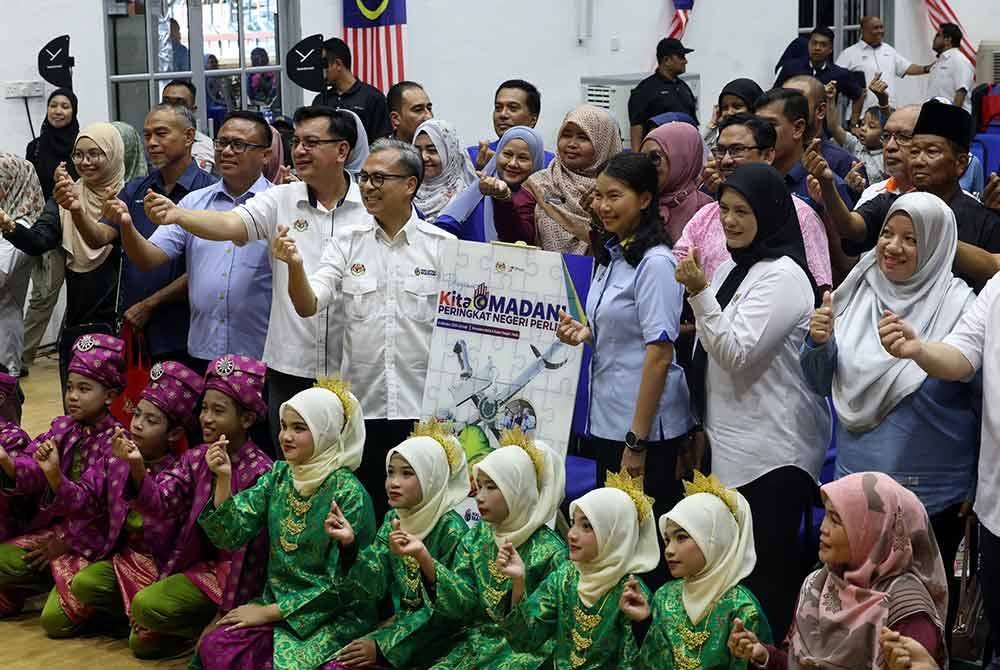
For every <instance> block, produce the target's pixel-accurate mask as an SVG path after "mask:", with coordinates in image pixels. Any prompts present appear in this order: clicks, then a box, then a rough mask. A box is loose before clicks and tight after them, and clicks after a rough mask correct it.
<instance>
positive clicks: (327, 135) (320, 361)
mask: <svg viewBox="0 0 1000 670" xmlns="http://www.w3.org/2000/svg"><path fill="white" fill-rule="evenodd" d="M293 122H294V124H295V136H294V137H293V138H292V158H293V160H294V162H295V168H296V171H297V172H298V176H299V177H300V178H301V179H302V181H299V182H293V183H290V184H284V185H279V186H273V187H271V188H269V189H268V190H266V191H264V192H263V193H259V194H257V195H256V196H254V197H253V198H252V199H250V200H248V201H247V202H245V203H244V204H242V205H239V206H237V207H236V208H234V209H232V210H231V211H228V212H217V211H209V210H190V209H183V208H180V207H173V206H172V203H169V202H164V201H163V199H162V198H153V196H149V197H148V198H147V203H146V206H147V211H149V213H150V219H151V220H152V221H153V222H154V223H157V224H159V225H166V224H171V223H176V224H178V225H180V226H181V227H182V228H184V229H185V230H187V231H188V232H190V233H191V234H193V235H194V236H196V237H200V238H203V239H206V240H231V241H233V242H247V241H250V242H253V241H257V240H269V241H270V240H273V239H274V238H276V237H277V236H278V231H279V229H281V228H282V227H283V228H286V229H287V233H286V236H287V237H288V238H291V239H294V240H295V241H297V242H298V244H299V248H300V249H301V255H302V261H303V263H304V266H305V271H306V272H310V273H311V272H315V271H316V270H317V269H318V268H319V262H320V256H321V254H322V250H323V244H324V242H325V241H326V240H328V239H330V238H331V237H335V236H338V235H341V234H342V233H344V232H346V231H347V230H348V229H349V228H351V226H352V225H353V224H357V223H363V222H364V221H365V220H366V218H367V214H366V213H365V209H364V207H363V206H362V204H361V192H360V191H359V190H358V187H357V185H356V184H355V183H353V182H352V181H351V178H350V175H348V174H347V172H346V171H345V170H344V163H345V162H346V160H347V157H348V155H350V153H351V150H352V149H353V148H354V143H355V142H356V141H357V138H358V135H357V133H358V131H357V126H356V125H355V121H354V118H353V117H352V116H351V115H350V114H348V113H347V112H342V111H337V110H333V109H330V108H329V107H301V108H299V109H298V110H297V111H296V112H295V117H294V119H293ZM272 272H273V278H272V284H271V319H270V322H269V323H268V328H267V340H266V341H265V343H264V362H265V363H266V364H267V402H268V422H269V430H270V436H271V438H272V440H274V445H275V449H276V450H277V434H278V430H279V428H280V425H281V423H280V419H281V417H280V416H278V410H279V407H280V406H281V403H283V402H285V401H286V400H288V399H289V398H290V397H292V396H293V395H295V394H296V393H298V392H299V391H302V390H305V389H307V388H309V387H310V386H312V385H313V383H314V382H315V380H316V377H322V376H327V375H336V374H338V373H339V371H340V366H341V364H340V357H341V351H342V344H343V343H342V339H343V322H342V321H341V320H340V319H339V318H338V314H339V311H338V310H337V309H336V305H333V304H331V309H330V310H329V312H327V311H326V310H321V311H320V313H319V314H317V315H315V316H311V317H310V318H308V319H303V318H302V317H300V316H299V315H298V314H296V312H295V309H294V307H293V306H292V304H291V302H290V301H289V300H288V267H287V265H285V264H284V263H274V264H273V267H272ZM333 302H336V300H335V299H334V300H333ZM314 314H315V311H314Z"/></svg>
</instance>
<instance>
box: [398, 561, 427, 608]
mask: <svg viewBox="0 0 1000 670" xmlns="http://www.w3.org/2000/svg"><path fill="white" fill-rule="evenodd" d="M403 569H404V571H405V572H404V573H403V593H402V594H401V597H400V600H402V602H403V604H404V605H406V606H407V608H408V609H411V610H415V609H419V608H420V607H421V606H422V605H423V604H424V599H423V597H422V594H421V589H420V564H419V563H417V559H415V558H413V557H412V556H404V557H403Z"/></svg>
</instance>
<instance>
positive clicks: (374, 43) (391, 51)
mask: <svg viewBox="0 0 1000 670" xmlns="http://www.w3.org/2000/svg"><path fill="white" fill-rule="evenodd" d="M344 41H345V42H347V46H349V47H350V48H351V55H352V56H353V60H354V63H353V70H354V74H355V76H356V77H358V78H359V79H361V81H364V82H366V83H368V84H371V85H372V86H374V87H375V88H377V89H379V90H380V91H382V92H383V93H385V92H386V91H388V90H389V87H390V86H392V85H393V84H395V83H396V82H398V81H402V80H403V79H405V78H406V76H405V72H406V69H405V63H404V57H403V55H404V54H405V53H406V26H405V25H399V24H397V25H391V26H376V27H373V28H344Z"/></svg>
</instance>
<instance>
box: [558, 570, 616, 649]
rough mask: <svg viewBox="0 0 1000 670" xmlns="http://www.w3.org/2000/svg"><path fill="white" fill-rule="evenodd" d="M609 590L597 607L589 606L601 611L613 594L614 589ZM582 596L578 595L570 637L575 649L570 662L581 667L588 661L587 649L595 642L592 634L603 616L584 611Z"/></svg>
mask: <svg viewBox="0 0 1000 670" xmlns="http://www.w3.org/2000/svg"><path fill="white" fill-rule="evenodd" d="M614 590H615V589H611V590H609V591H608V592H607V593H605V594H604V597H603V598H601V600H600V602H598V603H597V605H596V606H595V607H592V608H588V609H593V610H594V611H595V612H600V611H601V609H602V608H603V607H604V603H605V602H606V601H607V599H608V596H610V595H611V593H612V591H614ZM582 605H583V604H582V602H581V601H580V597H579V596H577V600H576V607H574V608H573V629H572V630H571V631H570V637H571V638H572V640H573V651H571V652H570V654H569V662H570V665H571V666H572V667H573V668H579V667H580V666H582V665H583V664H584V663H586V662H587V656H586V654H587V650H588V649H590V647H591V645H592V644H594V641H593V639H592V638H591V636H592V635H593V634H594V631H595V630H596V629H597V627H598V626H600V625H601V621H602V620H603V617H601V615H600V614H589V613H587V612H585V611H584V609H583V606H582Z"/></svg>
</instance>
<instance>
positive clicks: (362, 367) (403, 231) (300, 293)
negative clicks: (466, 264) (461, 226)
mask: <svg viewBox="0 0 1000 670" xmlns="http://www.w3.org/2000/svg"><path fill="white" fill-rule="evenodd" d="M422 177H423V163H422V161H421V159H420V154H418V153H417V151H416V149H414V148H413V146H412V145H411V144H407V143H405V142H400V141H398V140H388V139H383V140H379V141H377V142H376V143H375V144H374V145H372V149H371V154H370V155H369V156H368V160H366V161H365V164H364V167H362V169H361V172H360V173H359V174H358V182H359V184H360V186H361V194H362V197H363V199H364V205H365V208H366V209H367V210H368V213H369V216H366V217H362V220H361V221H360V222H359V223H357V224H354V225H352V228H351V230H350V231H348V232H347V233H346V234H343V235H337V236H335V237H334V238H333V239H331V240H329V241H327V242H326V246H325V249H324V250H323V258H322V260H321V261H320V263H319V268H318V269H315V268H314V269H312V270H311V271H310V268H309V266H308V265H307V264H306V262H305V252H306V250H305V249H304V248H303V247H302V242H301V241H300V240H296V239H294V238H293V237H292V236H291V234H290V231H285V230H284V229H282V230H281V232H280V233H279V237H278V241H277V242H276V243H275V244H274V245H273V248H274V256H275V258H277V259H278V260H282V261H284V262H285V263H286V264H287V267H288V292H289V296H291V299H292V303H293V304H294V305H295V309H296V310H297V311H298V313H299V314H301V315H302V316H304V317H310V316H312V315H313V314H315V313H316V312H317V310H321V309H323V308H324V307H327V306H330V305H332V303H333V300H334V299H335V298H336V297H337V296H339V295H341V294H342V295H343V300H342V302H341V304H340V305H339V309H340V311H339V313H338V314H337V315H336V316H334V315H332V314H331V319H337V320H343V321H344V322H345V324H346V326H345V331H344V359H343V364H342V368H341V369H342V371H343V372H342V376H343V377H344V378H345V379H349V380H350V381H351V383H352V384H353V390H354V392H355V393H356V394H357V396H358V399H359V401H360V402H361V408H362V409H363V410H364V414H365V430H366V433H367V438H366V440H365V453H364V459H363V461H362V463H361V467H360V468H358V470H357V471H355V474H356V475H357V476H358V478H359V479H360V480H361V483H362V484H364V485H365V488H367V489H368V492H369V493H371V495H372V500H373V502H374V503H375V514H376V518H381V515H382V514H383V513H384V512H385V511H386V509H387V504H386V498H385V495H384V494H382V490H383V486H384V482H385V456H386V453H387V452H388V451H389V450H390V449H391V448H393V447H395V446H396V445H397V444H399V443H400V442H401V441H403V440H404V439H405V438H406V437H407V436H408V435H409V433H410V430H411V428H412V425H413V420H414V419H417V418H418V417H419V416H420V404H421V400H422V399H423V393H424V381H425V380H426V377H427V361H428V358H429V357H430V346H431V331H432V329H433V327H434V317H435V315H436V314H437V300H438V292H439V288H440V278H441V262H440V251H441V243H442V242H444V241H445V240H449V239H454V236H453V235H451V234H450V233H447V232H445V231H443V230H441V229H440V228H437V227H436V226H432V225H430V224H428V223H425V222H423V221H421V220H420V218H419V217H417V214H416V212H415V211H414V209H413V196H414V195H415V194H416V192H417V189H418V188H419V187H420V181H421V179H422ZM276 265H281V263H276ZM330 309H331V312H332V311H333V307H331V308H330Z"/></svg>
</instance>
